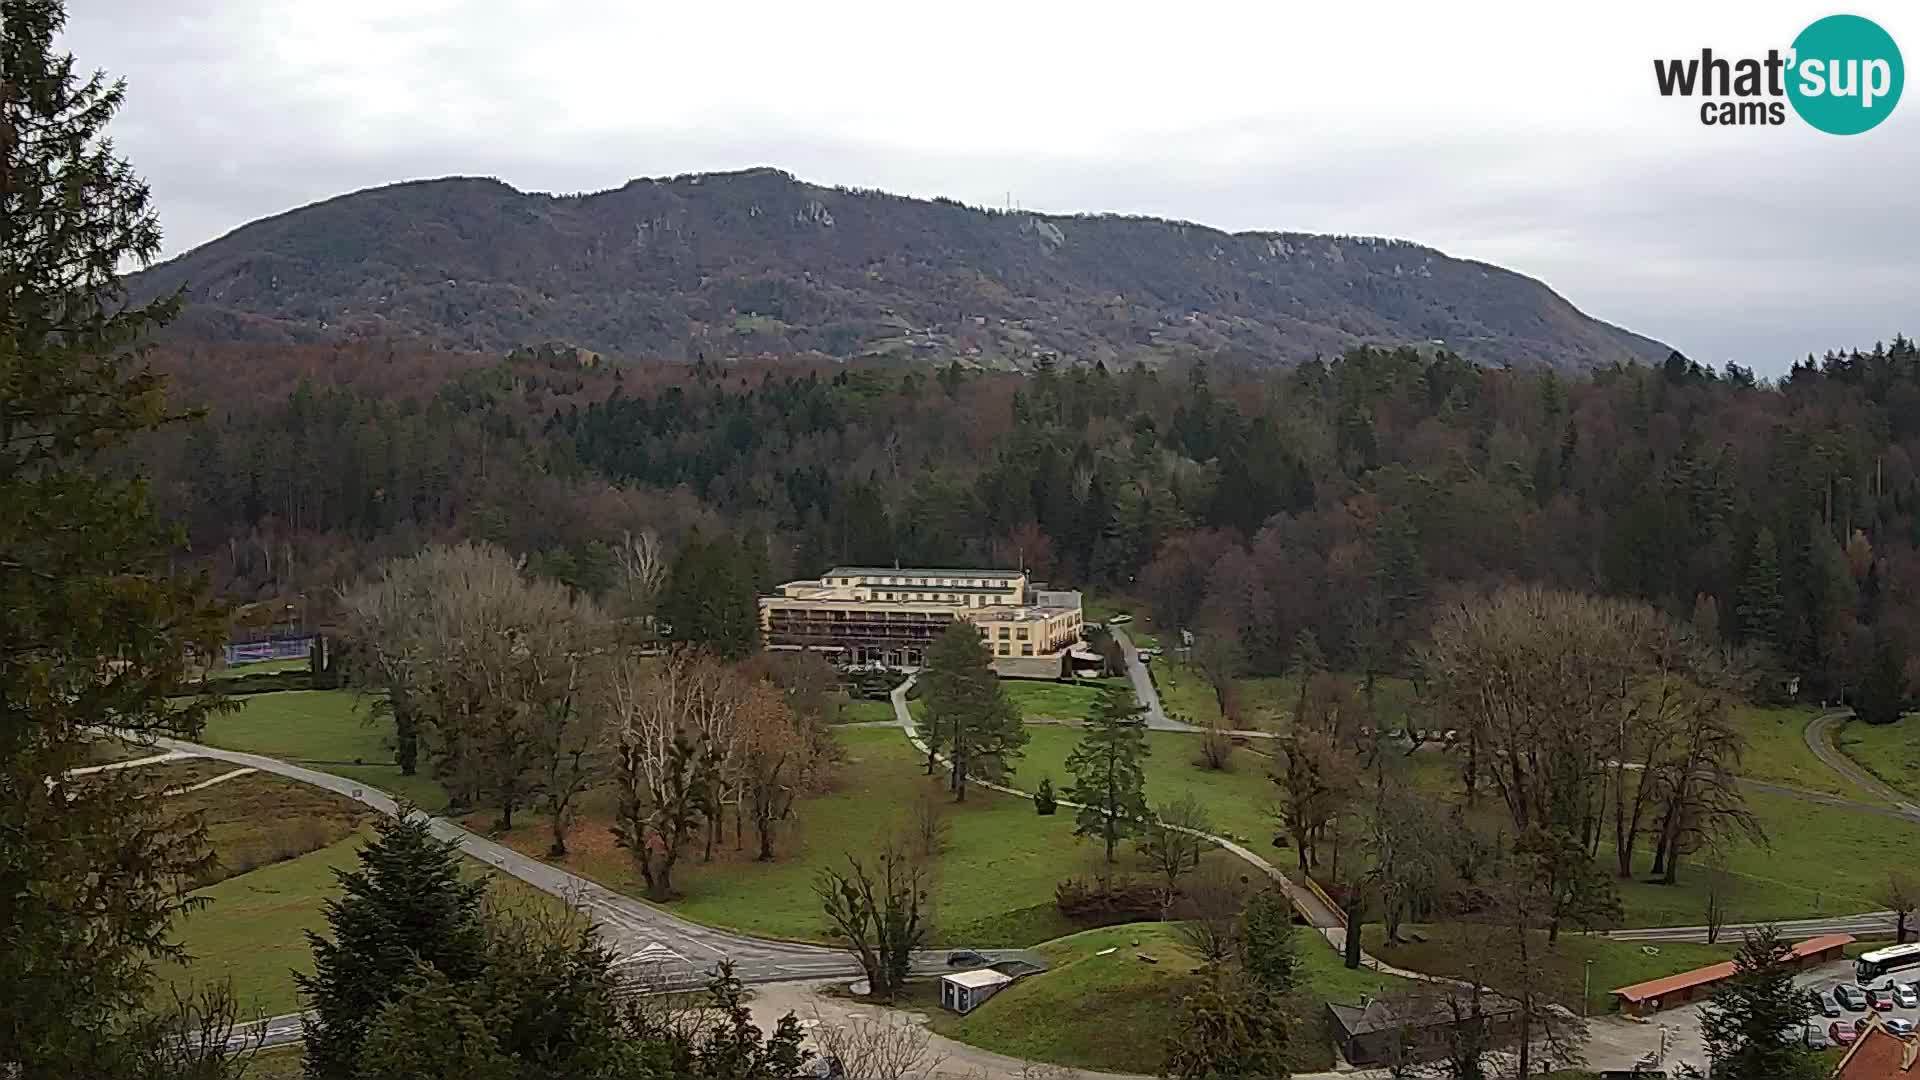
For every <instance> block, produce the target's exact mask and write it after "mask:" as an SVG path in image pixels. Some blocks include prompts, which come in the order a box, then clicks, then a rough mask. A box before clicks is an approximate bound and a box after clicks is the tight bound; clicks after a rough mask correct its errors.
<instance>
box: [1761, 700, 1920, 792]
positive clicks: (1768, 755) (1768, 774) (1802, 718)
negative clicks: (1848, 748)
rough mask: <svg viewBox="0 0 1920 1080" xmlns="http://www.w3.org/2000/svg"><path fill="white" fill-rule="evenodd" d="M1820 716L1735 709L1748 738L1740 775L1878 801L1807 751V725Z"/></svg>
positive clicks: (1919, 749) (1919, 758) (1918, 751)
mask: <svg viewBox="0 0 1920 1080" xmlns="http://www.w3.org/2000/svg"><path fill="white" fill-rule="evenodd" d="M1816 715H1818V714H1817V712H1816V711H1815V710H1813V709H1762V708H1741V709H1736V710H1734V714H1733V721H1734V724H1735V726H1737V727H1738V728H1739V729H1740V732H1741V734H1743V735H1745V736H1746V739H1747V746H1746V750H1745V752H1744V753H1743V754H1742V755H1741V760H1740V775H1742V776H1745V777H1748V778H1749V779H1753V780H1765V781H1767V782H1768V783H1773V784H1785V785H1787V786H1788V787H1797V788H1801V789H1803V790H1806V791H1822V792H1826V793H1828V794H1833V795H1845V796H1848V797H1850V798H1856V799H1861V800H1864V801H1867V802H1875V801H1877V800H1875V799H1874V798H1873V796H1872V795H1871V794H1869V793H1868V792H1865V791H1862V790H1861V789H1860V788H1859V786H1858V785H1856V784H1854V783H1853V782H1852V781H1850V780H1848V779H1847V778H1846V777H1844V776H1841V775H1840V774H1839V773H1837V772H1834V771H1833V770H1832V769H1830V768H1828V767H1827V766H1826V764H1825V763H1824V762H1822V761H1821V760H1820V759H1819V758H1817V757H1815V756H1814V754H1813V751H1812V750H1809V749H1807V740H1806V729H1807V723H1808V722H1809V721H1811V720H1812V719H1813V718H1814V717H1815V716H1816ZM1914 749H1915V755H1914V757H1915V760H1916V762H1920V745H1916V746H1915V748H1914Z"/></svg>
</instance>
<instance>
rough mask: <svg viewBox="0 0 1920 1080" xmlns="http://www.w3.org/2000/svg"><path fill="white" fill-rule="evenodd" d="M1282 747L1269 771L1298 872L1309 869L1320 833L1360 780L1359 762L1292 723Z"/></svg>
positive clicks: (1318, 734)
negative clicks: (1272, 770) (1271, 770)
mask: <svg viewBox="0 0 1920 1080" xmlns="http://www.w3.org/2000/svg"><path fill="white" fill-rule="evenodd" d="M1281 749H1282V754H1283V758H1284V760H1283V761H1281V762H1280V763H1278V765H1277V767H1276V769H1275V771H1274V773H1273V782H1274V783H1276V784H1278V785H1280V792H1281V798H1280V800H1279V804H1278V811H1279V818H1280V827H1281V828H1283V829H1285V830H1286V832H1287V835H1289V836H1291V837H1292V838H1293V844H1294V848H1295V855H1296V857H1297V858H1298V859H1299V863H1300V870H1301V872H1303V873H1306V872H1311V871H1312V869H1313V868H1314V866H1315V865H1316V863H1317V861H1318V860H1317V858H1316V851H1315V849H1316V846H1317V845H1318V843H1319V840H1320V837H1321V834H1322V833H1323V832H1324V831H1325V830H1326V828H1327V826H1328V824H1329V823H1331V822H1332V821H1333V820H1334V818H1335V817H1336V816H1337V815H1338V814H1339V812H1340V809H1341V807H1342V806H1343V805H1345V803H1346V802H1347V800H1348V799H1349V798H1350V797H1351V796H1352V794H1353V792H1354V790H1355V789H1356V787H1357V786H1358V784H1359V779H1360V770H1359V764H1358V763H1357V762H1356V761H1355V760H1354V759H1353V757H1352V756H1351V755H1349V754H1348V753H1347V752H1346V751H1345V750H1344V749H1342V748H1341V747H1340V746H1339V745H1338V744H1337V743H1335V742H1334V740H1333V739H1332V738H1331V737H1330V736H1328V735H1327V734H1325V733H1323V732H1320V731H1314V730H1301V729H1299V728H1295V729H1294V731H1293V732H1292V733H1291V734H1290V735H1289V736H1288V738H1287V739H1286V740H1285V741H1284V742H1283V743H1282V744H1281Z"/></svg>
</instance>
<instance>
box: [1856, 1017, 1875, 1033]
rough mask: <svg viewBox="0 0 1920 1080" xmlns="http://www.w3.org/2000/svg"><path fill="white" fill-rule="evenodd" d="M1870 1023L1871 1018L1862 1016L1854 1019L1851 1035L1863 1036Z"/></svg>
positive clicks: (1871, 1021)
mask: <svg viewBox="0 0 1920 1080" xmlns="http://www.w3.org/2000/svg"><path fill="white" fill-rule="evenodd" d="M1871 1023H1873V1018H1872V1017H1871V1016H1862V1017H1858V1018H1856V1019H1855V1020H1854V1022H1853V1033H1854V1034H1855V1035H1865V1034H1866V1033H1867V1025H1868V1024H1871Z"/></svg>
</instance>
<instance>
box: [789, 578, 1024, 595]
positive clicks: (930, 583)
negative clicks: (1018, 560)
mask: <svg viewBox="0 0 1920 1080" xmlns="http://www.w3.org/2000/svg"><path fill="white" fill-rule="evenodd" d="M827 584H829V585H920V586H925V587H928V588H933V587H938V586H945V587H947V588H949V589H956V588H975V589H987V588H993V587H996V586H997V587H999V588H1002V589H1006V590H1008V591H1012V589H1013V586H1012V585H1010V584H1008V583H1007V582H1004V581H992V580H989V579H987V578H923V577H914V576H912V575H906V576H903V577H872V578H850V577H847V578H828V579H827Z"/></svg>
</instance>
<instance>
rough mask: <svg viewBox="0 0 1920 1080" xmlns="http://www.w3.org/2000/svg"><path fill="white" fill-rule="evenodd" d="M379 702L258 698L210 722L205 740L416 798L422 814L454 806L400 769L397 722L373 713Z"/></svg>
mask: <svg viewBox="0 0 1920 1080" xmlns="http://www.w3.org/2000/svg"><path fill="white" fill-rule="evenodd" d="M372 708H373V699H372V698H370V697H367V696H364V695H360V694H355V693H353V692H352V691H348V690H287V691H282V692H280V693H273V694H254V695H252V696H250V697H247V698H246V699H244V700H243V701H242V702H241V705H240V708H239V709H237V710H235V711H234V712H231V713H225V714H222V715H220V716H215V717H212V718H210V719H209V720H208V721H207V727H206V730H205V731H204V732H202V733H201V736H200V741H202V742H204V743H206V744H207V745H208V746H218V747H220V748H222V749H224V750H245V751H247V752H249V753H254V754H264V755H266V756H268V757H274V758H279V759H281V760H282V761H292V762H296V763H299V764H302V765H311V766H313V767H314V768H317V769H321V770H323V771H325V772H330V773H333V774H335V775H337V776H344V777H347V778H349V779H353V780H359V781H361V782H363V783H365V784H367V785H368V786H369V787H374V788H379V789H380V790H382V791H387V792H391V793H393V794H395V795H403V796H405V797H407V798H409V799H412V800H413V801H414V803H416V804H417V805H419V806H420V807H421V808H423V809H427V810H439V809H442V808H444V807H445V806H446V805H447V793H446V792H445V791H444V790H443V789H442V788H441V787H440V785H439V784H438V783H436V782H434V781H433V780H432V779H431V778H429V777H427V776H425V775H416V776H403V775H401V773H400V767H399V766H398V765H395V764H394V763H393V745H392V743H393V721H392V720H389V719H386V718H384V717H378V718H376V717H374V716H373V714H372Z"/></svg>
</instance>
